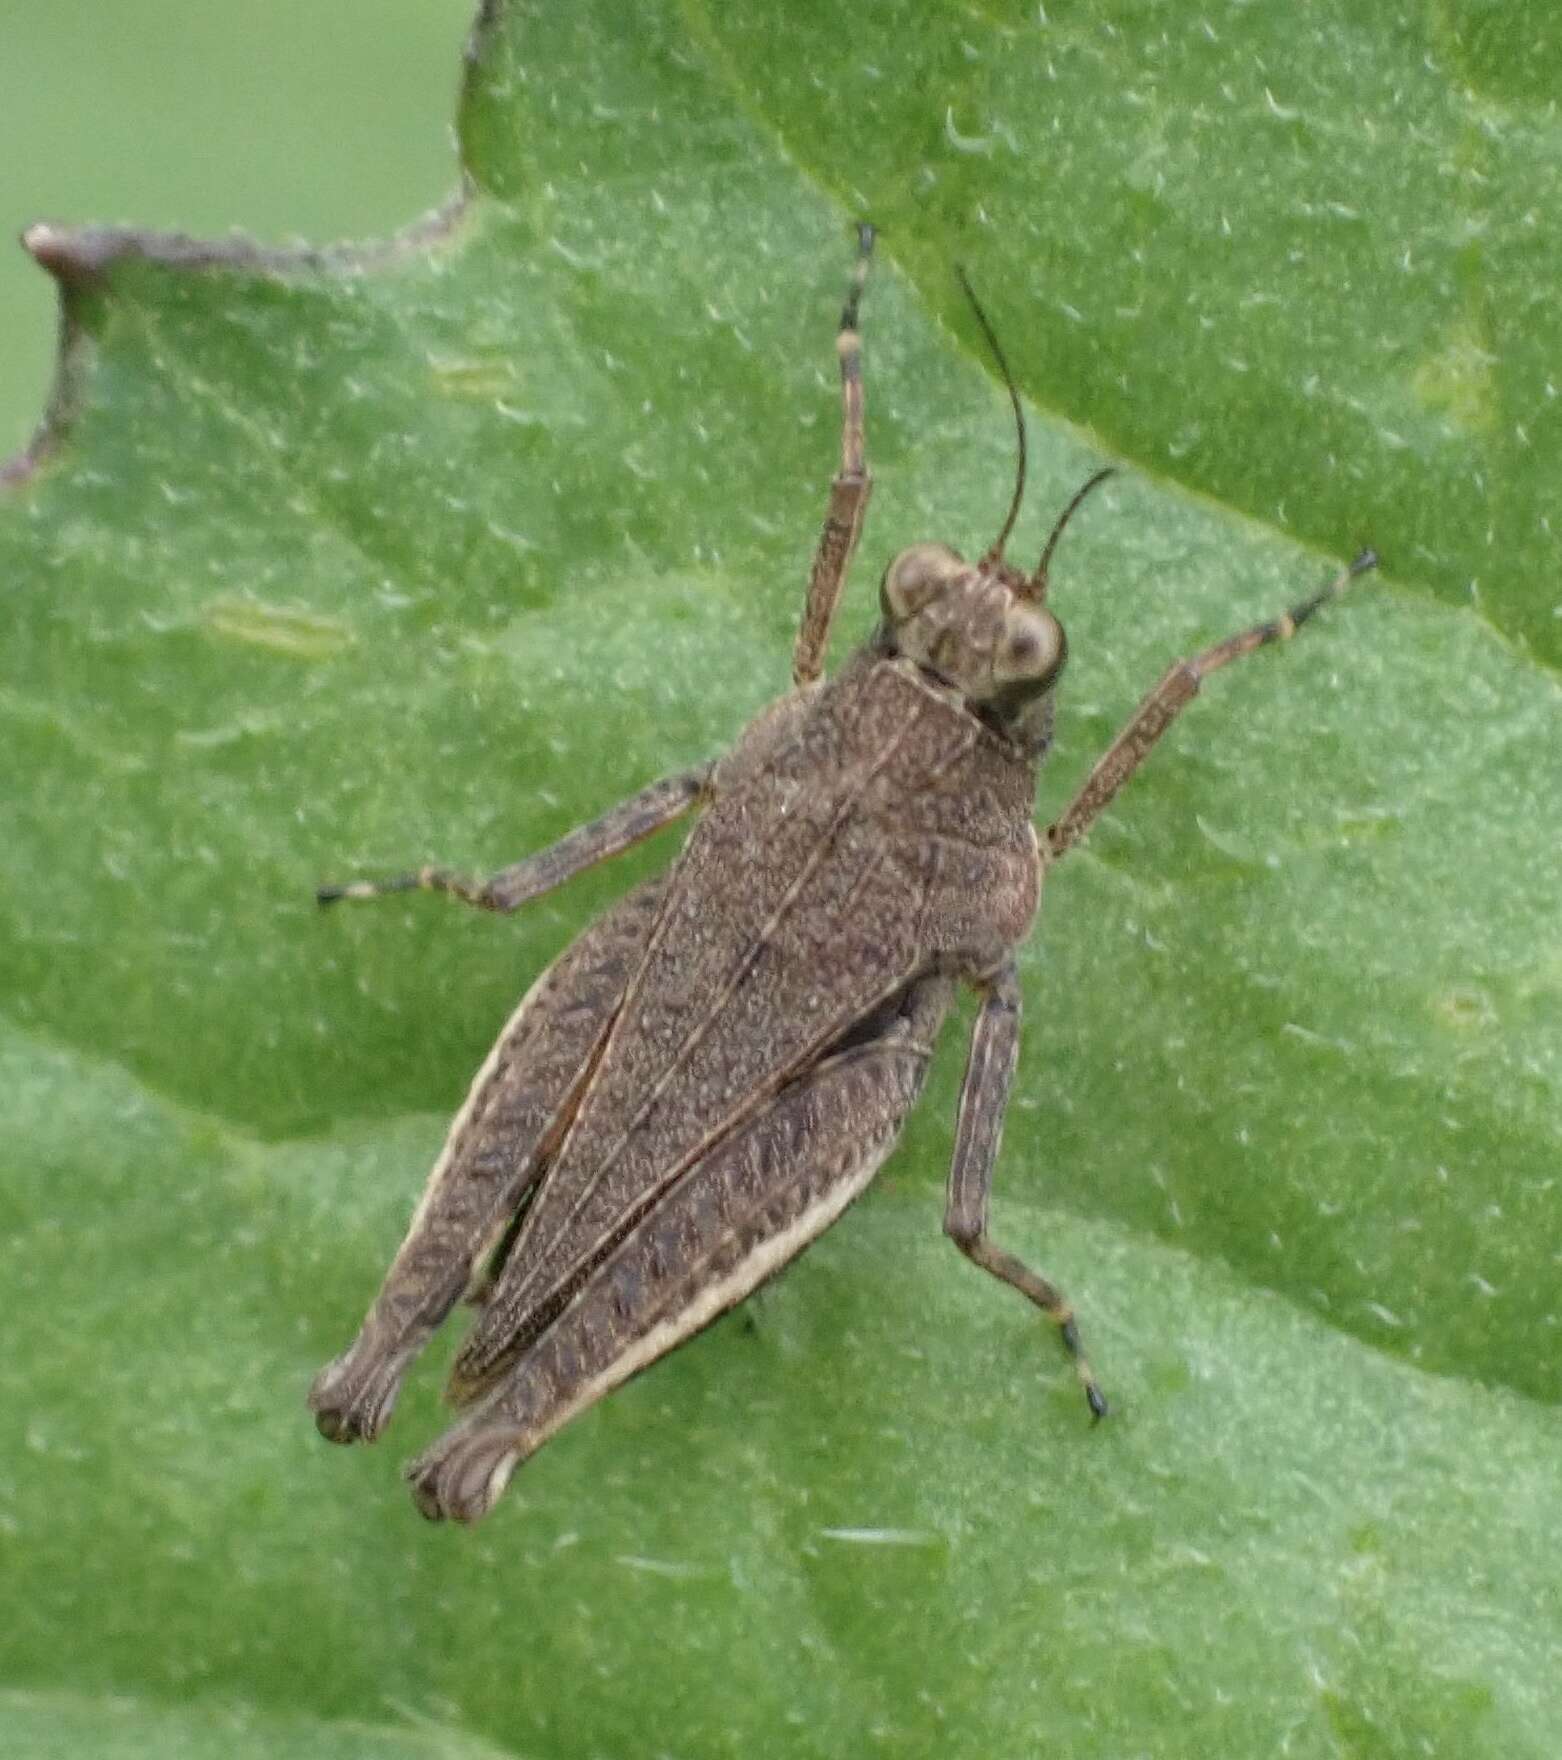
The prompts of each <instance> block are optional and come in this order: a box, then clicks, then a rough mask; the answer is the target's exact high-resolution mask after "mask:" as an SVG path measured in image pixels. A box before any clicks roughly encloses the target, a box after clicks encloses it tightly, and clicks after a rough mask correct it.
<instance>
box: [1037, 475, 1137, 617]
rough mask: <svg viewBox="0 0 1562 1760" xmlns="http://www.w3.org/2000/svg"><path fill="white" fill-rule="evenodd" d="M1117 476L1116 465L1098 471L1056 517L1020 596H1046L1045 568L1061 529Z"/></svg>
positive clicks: (1059, 536) (1050, 558)
mask: <svg viewBox="0 0 1562 1760" xmlns="http://www.w3.org/2000/svg"><path fill="white" fill-rule="evenodd" d="M1116 475H1117V466H1116V465H1111V464H1109V465H1106V466H1105V467H1104V468H1103V469H1101V470H1098V471H1097V472H1096V474H1095V475H1094V476H1093V477H1092V478H1091V479H1090V480H1089V482H1087V483H1086V484H1085V486H1084V488H1082V489H1080V490H1078V491H1077V492H1076V493H1075V496H1074V499H1073V500H1072V501H1071V502H1069V504H1068V506H1067V507H1065V508H1064V509H1063V511H1062V512H1061V513H1060V514H1059V515H1058V523H1057V524H1056V525H1055V526H1054V527H1053V528H1052V536H1051V537H1050V538H1048V540H1047V547H1046V549H1045V550H1043V551H1042V553H1041V561H1040V562H1038V563H1037V564H1036V572H1035V573H1034V574H1033V575H1032V576H1031V577H1030V579H1029V580H1028V581H1027V582H1026V583H1025V591H1024V593H1023V594H1022V595H1021V596H1022V597H1023V598H1026V599H1035V600H1038V601H1040V600H1042V599H1045V598H1046V596H1047V567H1048V564H1049V563H1050V562H1051V561H1052V552H1053V551H1054V550H1056V549H1057V547H1058V539H1059V538H1061V537H1062V536H1063V528H1064V526H1066V525H1067V524H1068V522H1069V521H1070V520H1071V519H1072V518H1073V517H1074V515H1075V513H1076V512H1078V510H1079V504H1080V502H1081V501H1083V500H1084V499H1085V497H1086V496H1087V495H1088V494H1089V493H1090V491H1091V490H1092V489H1094V488H1096V487H1097V485H1098V484H1101V483H1104V482H1105V481H1106V480H1107V478H1108V477H1115V476H1116Z"/></svg>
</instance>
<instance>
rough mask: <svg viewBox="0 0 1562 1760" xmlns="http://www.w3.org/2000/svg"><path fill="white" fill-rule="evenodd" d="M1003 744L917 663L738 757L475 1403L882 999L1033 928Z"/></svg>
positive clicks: (1022, 799) (837, 689) (1020, 801)
mask: <svg viewBox="0 0 1562 1760" xmlns="http://www.w3.org/2000/svg"><path fill="white" fill-rule="evenodd" d="M762 728H763V732H762V735H761V737H762V738H765V739H766V741H767V744H768V743H769V735H770V724H769V723H768V721H767V722H765V723H762ZM995 745H996V741H994V740H992V738H991V736H990V735H985V734H984V732H983V730H982V729H981V728H979V727H978V726H976V725H975V724H974V723H973V722H972V721H971V720H970V718H969V716H966V715H965V714H964V712H963V711H961V710H960V709H958V708H957V707H955V706H953V705H951V704H949V703H947V702H945V701H944V700H943V699H942V698H941V697H940V696H938V695H935V694H934V693H933V692H932V691H930V690H929V689H928V688H927V687H926V686H924V685H923V684H922V683H921V682H920V680H919V678H918V677H917V675H916V674H915V673H914V672H912V671H908V670H906V669H905V667H904V663H903V662H900V661H893V660H883V659H877V658H872V657H869V658H867V659H863V660H859V661H858V662H856V663H854V664H853V665H852V666H850V667H848V668H847V669H846V670H845V671H844V672H843V673H842V674H841V676H840V677H839V678H838V679H836V680H835V681H834V682H833V683H831V684H829V685H827V686H825V687H824V689H823V690H822V691H821V692H820V693H819V694H818V696H817V698H816V699H815V700H814V701H813V702H812V703H811V704H810V706H809V709H808V711H807V712H806V713H805V714H803V715H802V716H801V717H800V719H799V722H798V725H797V726H796V727H795V728H794V730H793V732H792V734H791V737H790V738H789V739H787V740H785V741H784V742H783V743H781V744H780V745H779V747H777V748H773V749H772V750H771V751H770V754H769V756H768V758H767V759H766V761H765V762H764V763H763V764H762V765H760V766H758V767H746V766H745V763H744V752H743V745H742V743H741V742H740V745H739V747H738V751H737V753H736V754H735V757H736V763H735V765H734V766H733V768H732V771H731V772H730V773H731V774H732V775H733V776H734V778H735V780H734V781H733V782H732V783H731V784H730V785H729V787H728V788H726V789H725V790H724V791H719V792H718V793H717V794H716V798H715V800H714V802H713V804H712V805H711V807H710V809H709V811H708V812H707V813H706V814H705V816H704V818H703V819H702V820H701V822H700V824H699V826H698V827H697V828H696V830H695V832H694V834H693V836H692V837H691V838H690V840H689V844H688V846H687V848H686V849H685V851H684V854H683V857H682V859H681V860H680V861H679V863H678V865H677V867H676V868H675V870H674V872H673V875H672V879H671V881H670V883H669V886H668V889H667V894H666V898H665V901H664V903H663V906H662V909H661V913H660V917H659V920H658V922H657V925H656V929H655V931H654V932H653V934H652V936H651V940H650V944H649V946H648V948H647V951H646V955H645V958H644V960H643V962H642V964H641V967H640V970H639V972H638V973H637V974H636V976H635V978H634V980H633V981H632V983H631V985H630V987H629V991H628V994H627V996H626V997H625V1000H624V1004H623V1007H622V1009H621V1011H620V1013H619V1015H618V1018H617V1020H616V1022H615V1023H614V1026H613V1030H612V1033H611V1034H610V1036H609V1039H608V1044H607V1047H606V1050H605V1051H604V1053H603V1056H602V1059H601V1062H600V1063H599V1065H598V1067H597V1069H596V1072H595V1075H594V1077H593V1079H592V1082H591V1084H590V1087H589V1089H588V1091H587V1092H586V1094H585V1096H584V1098H583V1101H582V1104H581V1107H580V1110H579V1112H578V1113H577V1115H576V1117H575V1120H574V1123H573V1124H572V1126H571V1128H570V1131H569V1134H568V1136H567V1137H566V1139H565V1141H564V1144H563V1147H562V1149H561V1150H560V1153H559V1155H558V1158H557V1160H556V1161H555V1162H554V1165H553V1168H552V1171H551V1173H550V1175H549V1178H548V1180H547V1182H546V1184H545V1185H544V1186H543V1188H542V1189H541V1190H540V1191H539V1192H538V1194H537V1197H536V1200H535V1202H534V1203H533V1204H532V1207H531V1209H530V1210H529V1211H528V1212H527V1216H526V1219H525V1222H524V1223H523V1225H522V1228H521V1232H520V1236H519V1238H518V1240H517V1242H516V1245H515V1251H514V1252H513V1253H512V1255H511V1257H510V1261H509V1264H508V1266H507V1267H506V1270H505V1272H504V1274H503V1275H502V1276H501V1278H500V1279H499V1282H498V1285H497V1287H496V1289H495V1290H494V1293H493V1296H492V1299H491V1301H490V1302H489V1304H488V1306H487V1308H486V1309H485V1311H484V1313H483V1314H482V1316H481V1318H480V1320H479V1322H478V1325H477V1326H476V1328H475V1329H474V1331H473V1332H472V1334H471V1336H470V1338H469V1339H468V1340H467V1342H466V1345H465V1347H464V1348H463V1350H462V1352H461V1355H460V1358H459V1359H458V1361H457V1364H456V1368H455V1387H456V1390H457V1391H458V1394H459V1396H460V1397H462V1398H469V1397H471V1396H472V1395H473V1394H475V1393H478V1392H481V1391H483V1390H484V1389H485V1388H486V1387H487V1386H489V1385H490V1384H491V1382H492V1380H493V1379H494V1377H495V1376H496V1375H498V1374H500V1373H502V1371H503V1369H504V1367H505V1365H506V1363H507V1362H508V1361H509V1360H510V1359H512V1358H513V1357H514V1356H515V1355H516V1354H517V1353H518V1352H521V1351H524V1350H525V1349H526V1347H527V1346H528V1345H529V1344H530V1343H531V1342H532V1341H533V1340H534V1339H535V1338H537V1337H538V1336H540V1334H541V1333H542V1332H543V1331H544V1330H545V1329H546V1327H547V1326H548V1324H549V1323H550V1322H551V1320H552V1319H553V1318H554V1317H555V1316H556V1315H557V1314H558V1312H559V1311H560V1309H561V1307H562V1306H563V1303H564V1302H565V1301H566V1300H567V1299H568V1297H569V1296H570V1294H571V1293H572V1292H573V1290H574V1289H575V1288H576V1287H578V1285H579V1282H580V1280H581V1278H582V1277H583V1276H584V1275H585V1273H586V1272H587V1271H588V1270H589V1269H590V1268H591V1267H592V1266H593V1265H595V1264H597V1263H598V1262H599V1261H600V1260H601V1259H602V1258H603V1256H604V1255H605V1254H606V1253H608V1252H610V1251H611V1250H612V1249H613V1247H615V1246H616V1245H617V1244H618V1242H619V1240H620V1239H622V1238H623V1237H624V1235H625V1234H626V1233H627V1232H628V1231H629V1230H631V1229H632V1228H634V1227H635V1226H636V1225H637V1223H638V1222H639V1221H640V1220H641V1219H642V1218H643V1217H645V1216H647V1215H648V1214H649V1213H650V1212H651V1211H652V1209H654V1207H655V1205H656V1204H657V1202H658V1201H659V1200H660V1199H661V1198H662V1197H663V1196H664V1195H665V1194H668V1193H670V1192H671V1191H673V1190H674V1189H675V1188H676V1187H677V1185H678V1182H679V1181H680V1180H682V1179H683V1178H684V1177H685V1176H686V1175H687V1174H688V1172H689V1170H690V1169H691V1167H693V1166H695V1165H696V1164H697V1163H698V1161H699V1160H700V1158H701V1157H702V1156H703V1155H705V1154H706V1153H708V1152H709V1150H710V1149H711V1147H712V1146H713V1145H714V1144H715V1143H717V1142H718V1141H720V1140H721V1139H722V1138H723V1137H725V1136H726V1135H727V1134H728V1133H730V1132H731V1131H733V1130H734V1129H735V1128H736V1127H737V1126H738V1125H740V1124H741V1123H742V1122H743V1121H744V1120H746V1119H748V1118H751V1117H753V1116H755V1115H756V1114H758V1113H759V1112H761V1111H763V1110H764V1109H765V1108H766V1107H767V1106H769V1105H770V1104H771V1103H772V1102H773V1099H774V1096H775V1095H776V1093H777V1092H778V1091H779V1089H780V1088H781V1087H782V1086H784V1085H785V1084H786V1083H787V1082H789V1081H791V1080H792V1079H794V1077H795V1076H796V1075H797V1074H798V1073H799V1072H800V1071H802V1070H803V1069H805V1068H807V1067H808V1066H809V1065H811V1064H812V1063H814V1062H816V1061H817V1060H818V1059H819V1057H820V1056H821V1055H822V1054H823V1053H824V1052H825V1050H826V1049H827V1048H828V1047H829V1046H830V1045H831V1044H833V1043H834V1042H835V1041H837V1040H838V1039H840V1038H841V1037H842V1035H843V1034H845V1033H847V1032H848V1031H850V1030H851V1029H852V1028H853V1027H854V1026H855V1025H856V1024H857V1023H859V1022H861V1021H862V1020H863V1019H864V1018H865V1017H867V1016H869V1015H870V1014H871V1013H872V1012H873V1010H874V1009H875V1008H876V1007H878V1006H879V1004H880V1003H882V1002H883V1001H884V999H885V998H886V997H888V996H891V995H893V994H895V993H896V992H898V991H900V990H902V989H904V987H905V986H906V984H907V983H908V982H909V981H910V980H911V979H912V978H913V977H916V976H919V975H922V974H923V973H925V972H926V971H928V969H929V968H930V967H931V966H933V965H934V964H937V965H938V966H939V967H940V968H941V969H943V970H946V971H949V972H952V973H958V974H961V975H972V976H974V975H977V974H979V973H980V972H982V971H984V970H987V969H988V968H990V967H991V966H992V965H993V964H994V963H995V962H996V961H998V960H1001V959H1002V958H1003V957H1004V955H1005V953H1006V952H1007V950H1008V948H1010V947H1011V946H1012V945H1013V944H1014V942H1015V941H1017V940H1018V939H1020V938H1021V937H1022V936H1023V935H1024V933H1025V931H1026V929H1027V928H1028V926H1029V923H1030V919H1031V916H1032V914H1033V912H1034V909H1035V903H1036V895H1037V884H1038V862H1037V857H1036V847H1035V839H1034V835H1033V833H1032V830H1031V811H1032V794H1033V782H1032V776H1031V770H1030V766H1029V765H1027V764H1025V763H1023V762H1015V761H1007V762H1005V761H1004V759H1003V758H1002V756H1001V755H1000V754H998V753H997V752H995V751H994V750H992V749H991V748H992V747H993V746H995ZM737 875H741V876H742V883H741V885H734V884H733V878H734V876H737Z"/></svg>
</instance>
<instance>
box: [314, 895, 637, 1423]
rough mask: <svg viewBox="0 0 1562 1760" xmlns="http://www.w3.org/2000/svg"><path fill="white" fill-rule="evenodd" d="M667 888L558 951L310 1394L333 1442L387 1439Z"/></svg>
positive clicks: (530, 1168) (567, 1104)
mask: <svg viewBox="0 0 1562 1760" xmlns="http://www.w3.org/2000/svg"><path fill="white" fill-rule="evenodd" d="M665 884H666V883H665V881H663V880H656V881H652V882H650V883H648V884H647V885H645V886H642V887H639V888H637V889H636V890H635V891H634V892H631V893H630V894H629V895H628V896H627V897H626V898H625V899H624V900H623V901H622V902H621V903H620V904H619V905H618V906H617V907H616V908H615V909H613V910H612V911H610V912H609V913H608V914H607V915H606V916H604V917H603V918H601V920H600V921H598V922H596V923H594V924H593V925H592V926H591V927H590V928H589V929H587V930H586V931H585V933H584V934H582V935H581V936H580V937H579V938H578V939H577V940H576V941H575V942H573V943H572V944H571V946H569V947H568V948H566V949H565V951H564V952H563V953H562V954H561V955H560V956H559V958H558V959H557V960H555V961H554V963H553V964H552V965H551V966H550V967H549V968H548V970H547V971H545V972H544V973H543V975H542V976H541V977H540V978H538V980H537V982H536V983H535V984H533V985H532V987H531V989H530V990H528V991H527V993H526V995H525V997H524V998H523V1000H522V1002H521V1004H520V1006H519V1007H518V1008H517V1009H516V1011H515V1013H514V1014H513V1015H512V1016H511V1017H510V1020H509V1022H508V1023H507V1024H506V1026H505V1029H504V1031H503V1032H502V1033H501V1034H500V1035H499V1039H498V1042H497V1043H496V1044H495V1046H494V1048H493V1050H492V1051H491V1052H490V1053H489V1056H488V1060H487V1062H486V1063H484V1065H483V1067H482V1068H481V1069H480V1070H479V1071H478V1073H477V1076H476V1078H475V1079H474V1080H473V1083H472V1089H471V1092H470V1093H469V1094H468V1096H467V1100H466V1104H465V1105H464V1106H463V1107H462V1109H461V1111H460V1112H459V1113H457V1115H456V1118H455V1121H454V1123H453V1124H452V1125H451V1127H450V1134H449V1136H448V1137H447V1139H446V1142H445V1147H444V1150H443V1152H442V1153H441V1155H440V1157H439V1160H438V1161H437V1162H436V1163H435V1164H434V1169H433V1172H432V1173H430V1175H429V1178H428V1184H427V1186H426V1187H425V1188H424V1192H423V1196H422V1198H421V1200H420V1201H419V1203H418V1207H417V1211H416V1213H415V1214H414V1216H413V1218H412V1222H411V1225H410V1226H409V1227H408V1230H407V1237H406V1239H405V1240H404V1241H403V1242H402V1244H401V1248H400V1250H399V1251H398V1252H397V1254H396V1257H395V1259H394V1261H393V1262H392V1264H391V1267H390V1269H389V1271H387V1272H386V1274H385V1281H384V1283H383V1285H382V1286H381V1289H380V1293H379V1295H378V1296H377V1297H376V1298H375V1301H374V1305H373V1306H372V1307H371V1308H370V1310H369V1312H368V1315H367V1317H366V1318H365V1320H364V1322H363V1327H362V1329H361V1330H360V1332H359V1334H358V1336H357V1338H356V1339H355V1340H354V1341H353V1343H352V1345H351V1347H350V1348H349V1349H348V1350H346V1351H344V1352H343V1353H342V1355H341V1356H339V1357H337V1358H336V1359H335V1360H334V1361H333V1362H330V1363H328V1364H327V1365H326V1366H325V1368H324V1369H322V1370H321V1371H320V1373H319V1375H318V1376H317V1377H316V1378H315V1383H314V1386H313V1387H312V1388H311V1389H310V1393H309V1404H310V1408H311V1410H312V1411H313V1412H314V1413H315V1418H316V1422H317V1423H318V1425H319V1427H320V1430H321V1432H322V1433H323V1434H324V1435H326V1436H328V1437H329V1438H330V1439H331V1440H332V1441H333V1442H355V1441H360V1440H361V1441H372V1440H373V1439H374V1438H375V1437H376V1436H377V1435H379V1433H380V1431H381V1430H383V1429H384V1427H385V1425H386V1422H387V1421H388V1420H389V1418H390V1414H391V1409H392V1407H393V1406H394V1404H395V1401H396V1394H397V1391H398V1389H399V1387H400V1385H401V1379H402V1376H403V1375H404V1374H405V1373H406V1371H407V1368H408V1366H409V1364H410V1363H411V1362H412V1360H413V1358H414V1357H415V1356H416V1355H417V1353H418V1352H419V1351H420V1350H421V1349H422V1348H423V1346H424V1344H425V1343H426V1342H427V1341H428V1338H429V1336H430V1334H431V1333H432V1332H433V1331H434V1329H435V1328H436V1327H437V1326H438V1325H439V1323H440V1322H441V1321H442V1320H443V1319H444V1318H445V1316H446V1315H447V1314H448V1313H449V1312H450V1310H451V1308H452V1307H454V1306H455V1304H456V1302H457V1301H458V1300H459V1299H460V1296H461V1293H462V1291H463V1290H464V1289H466V1287H467V1285H468V1283H469V1281H470V1279H471V1277H472V1275H473V1272H474V1268H475V1267H476V1266H477V1265H478V1263H479V1262H480V1261H481V1259H482V1257H483V1255H484V1254H485V1253H486V1252H487V1251H488V1250H489V1249H490V1248H491V1247H492V1246H493V1245H494V1244H495V1242H496V1240H497V1239H498V1237H499V1235H500V1234H501V1233H502V1232H503V1230H504V1229H505V1227H506V1226H507V1225H508V1223H509V1221H510V1219H511V1217H513V1215H514V1214H515V1211H516V1208H517V1206H518V1205H519V1204H520V1203H521V1201H522V1200H523V1198H524V1197H525V1194H526V1193H527V1192H528V1191H529V1190H530V1189H531V1187H532V1186H533V1185H535V1183H536V1182H537V1181H538V1180H539V1179H540V1178H541V1177H542V1174H543V1172H544V1170H545V1169H546V1167H547V1163H548V1159H549V1157H550V1156H551V1155H552V1154H553V1152H554V1150H555V1149H556V1148H557V1145H558V1142H559V1140H560V1138H561V1137H562V1136H563V1133H564V1129H565V1127H566V1125H567V1124H568V1122H569V1119H570V1117H571V1116H572V1114H573V1112H574V1110H575V1107H576V1105H577V1104H578V1103H579V1098H580V1092H581V1090H582V1088H583V1087H584V1086H585V1083H586V1081H587V1079H588V1077H589V1075H590V1072H591V1069H592V1067H593V1065H594V1062H595V1059H596V1057H597V1055H598V1053H599V1052H600V1050H601V1047H602V1044H603V1042H604V1040H605V1038H606V1036H607V1030H608V1027H609V1025H610V1024H611V1022H612V1019H613V1015H614V1012H615V1010H616V1009H617V1007H618V1005H619V1004H620V1002H621V1001H622V999H623V995H624V992H625V990H626V989H627V988H628V986H629V983H630V980H631V978H632V977H633V974H634V972H635V971H636V969H637V968H638V966H639V963H640V960H641V957H642V956H643V954H644V952H645V946H646V942H647V940H648V939H649V938H650V935H651V931H652V929H653V927H654V926H655V923H656V920H657V916H658V911H659V906H660V903H661V899H662V895H663V889H664V887H665Z"/></svg>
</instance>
